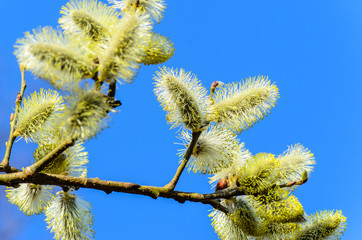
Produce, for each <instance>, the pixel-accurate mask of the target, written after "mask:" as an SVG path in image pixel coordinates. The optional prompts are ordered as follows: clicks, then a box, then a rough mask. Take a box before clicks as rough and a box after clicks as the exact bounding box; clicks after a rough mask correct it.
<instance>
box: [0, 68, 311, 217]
mask: <svg viewBox="0 0 362 240" xmlns="http://www.w3.org/2000/svg"><path fill="white" fill-rule="evenodd" d="M20 71H21V79H22V80H21V90H20V92H19V93H18V95H17V98H16V102H15V114H12V115H11V117H10V136H9V140H8V142H7V143H6V152H5V156H4V158H3V160H2V161H1V163H0V172H5V174H0V185H5V186H12V187H17V186H18V185H19V184H21V183H33V184H39V185H56V186H60V187H62V188H69V187H72V188H75V189H78V188H90V189H96V190H101V191H104V192H105V193H107V194H110V193H112V192H123V193H130V194H138V195H144V196H149V197H152V198H153V199H157V198H158V197H162V198H169V199H174V200H175V201H177V202H179V203H184V202H185V201H190V202H200V203H203V204H209V205H211V206H212V207H214V208H215V209H218V210H220V211H223V212H225V213H228V209H227V208H226V207H225V206H223V205H222V203H221V199H227V198H231V197H234V196H240V195H246V194H247V193H246V192H245V191H244V190H243V188H242V187H236V188H225V189H223V190H217V191H216V192H214V193H209V194H200V193H190V192H181V191H175V190H174V189H175V187H176V185H177V183H178V181H179V179H180V176H181V174H182V172H183V171H184V169H185V167H186V165H187V163H188V161H189V159H190V157H191V155H192V152H193V149H194V147H195V146H196V143H197V140H198V139H199V137H200V135H201V133H202V132H201V131H197V132H193V133H192V139H191V143H190V145H189V146H188V149H187V150H186V153H185V156H184V158H183V160H182V162H181V163H180V165H179V167H178V168H177V171H176V173H175V175H174V177H173V178H172V179H171V181H170V182H169V183H168V184H166V185H165V186H164V187H156V186H145V185H139V184H136V183H128V182H117V181H107V180H100V179H98V178H82V177H71V176H66V175H58V174H47V173H42V172H41V171H42V170H43V169H44V168H45V167H46V166H47V165H48V164H49V163H50V162H51V161H52V160H54V159H55V158H57V157H58V156H59V155H60V154H62V153H63V152H64V151H65V150H67V149H68V148H69V147H71V146H73V145H74V144H75V142H76V140H75V139H72V140H65V141H63V142H62V143H61V144H59V145H58V146H57V147H56V148H55V149H53V150H52V151H51V152H49V153H48V154H47V155H45V156H44V157H43V158H42V159H40V160H39V161H37V162H35V163H34V164H32V165H30V166H28V167H26V168H25V170H24V171H21V170H19V169H16V168H14V167H12V166H10V165H9V159H10V154H11V149H12V145H13V143H14V141H15V138H16V137H14V131H15V128H16V122H17V118H18V112H19V108H20V105H21V101H22V98H23V95H24V91H25V88H26V82H25V78H24V68H23V67H20ZM114 93H115V89H114V88H113V86H111V87H110V92H109V96H108V97H110V98H112V97H114ZM307 180H308V178H307V177H304V178H302V180H299V181H292V182H288V183H285V184H280V185H273V186H270V187H271V188H274V187H280V188H284V187H293V186H295V185H302V184H304V183H305V182H306V181H307Z"/></svg>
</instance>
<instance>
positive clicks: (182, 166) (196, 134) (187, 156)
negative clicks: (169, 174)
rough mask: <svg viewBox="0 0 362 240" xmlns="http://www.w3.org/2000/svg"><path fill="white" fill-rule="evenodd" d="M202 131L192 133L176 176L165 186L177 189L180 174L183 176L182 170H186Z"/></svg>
mask: <svg viewBox="0 0 362 240" xmlns="http://www.w3.org/2000/svg"><path fill="white" fill-rule="evenodd" d="M201 133H202V132H201V131H200V132H193V133H192V140H191V143H190V146H189V147H188V148H187V151H186V153H185V156H184V158H183V160H182V162H181V164H180V166H179V167H178V168H177V171H176V173H175V176H174V177H173V178H172V180H171V181H170V182H169V183H168V184H166V185H165V186H164V187H165V188H167V189H170V190H174V189H175V187H176V184H177V182H178V180H179V179H180V176H181V174H182V172H183V171H184V169H185V167H186V164H187V162H188V161H189V159H190V157H191V155H192V151H193V150H194V147H195V146H196V143H197V140H198V139H199V137H200V135H201Z"/></svg>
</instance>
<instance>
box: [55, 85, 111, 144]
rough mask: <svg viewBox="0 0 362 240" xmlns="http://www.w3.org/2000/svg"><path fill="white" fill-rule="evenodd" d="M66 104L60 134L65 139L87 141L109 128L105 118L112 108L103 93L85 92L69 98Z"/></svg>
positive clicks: (61, 119)
mask: <svg viewBox="0 0 362 240" xmlns="http://www.w3.org/2000/svg"><path fill="white" fill-rule="evenodd" d="M66 102H67V105H66V108H65V110H64V113H63V114H62V116H60V134H61V135H62V136H63V137H64V138H67V137H70V138H73V139H78V138H79V139H82V140H87V139H89V138H91V137H93V136H95V135H96V134H98V133H99V132H100V131H101V130H102V129H103V128H104V127H106V126H107V124H106V122H105V118H106V117H107V116H108V115H107V114H108V112H109V111H111V108H110V106H109V105H108V104H107V102H106V98H105V96H104V95H103V93H102V92H100V91H97V90H94V89H91V90H83V91H80V92H78V93H77V95H76V96H75V95H72V96H69V97H67V99H66Z"/></svg>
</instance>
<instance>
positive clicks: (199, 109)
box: [154, 67, 208, 131]
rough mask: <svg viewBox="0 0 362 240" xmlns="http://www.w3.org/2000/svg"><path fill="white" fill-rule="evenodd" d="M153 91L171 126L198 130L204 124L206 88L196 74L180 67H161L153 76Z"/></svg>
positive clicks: (206, 102) (206, 100)
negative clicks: (178, 68) (182, 126)
mask: <svg viewBox="0 0 362 240" xmlns="http://www.w3.org/2000/svg"><path fill="white" fill-rule="evenodd" d="M154 80H155V89H154V92H155V94H156V96H157V99H158V101H159V102H160V103H161V105H162V107H163V110H164V111H166V113H167V115H166V119H167V122H168V123H169V124H172V126H171V128H174V127H177V126H179V125H181V124H183V125H184V126H185V128H188V129H191V130H192V131H199V130H200V129H201V128H203V127H204V126H203V125H204V124H205V117H204V115H205V113H204V111H205V108H206V106H207V104H208V99H207V97H206V90H205V88H204V87H202V86H201V83H200V82H199V81H198V79H197V78H196V76H194V75H193V74H192V73H191V72H185V70H183V69H180V70H177V69H175V70H174V69H168V68H166V67H163V68H162V69H161V70H160V71H159V72H156V75H155V77H154Z"/></svg>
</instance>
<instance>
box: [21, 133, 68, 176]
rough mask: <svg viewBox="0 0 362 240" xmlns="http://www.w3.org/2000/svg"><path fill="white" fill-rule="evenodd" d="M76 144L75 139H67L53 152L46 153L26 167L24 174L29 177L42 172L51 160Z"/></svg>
mask: <svg viewBox="0 0 362 240" xmlns="http://www.w3.org/2000/svg"><path fill="white" fill-rule="evenodd" d="M74 144H75V140H65V141H63V142H62V143H61V144H59V145H58V146H57V147H56V148H54V149H53V150H52V151H51V152H49V153H48V154H47V155H45V156H44V157H43V158H42V159H40V160H39V161H37V162H35V163H34V164H33V165H31V166H29V167H26V168H25V170H24V174H25V175H24V176H25V177H28V176H30V175H34V174H36V173H38V172H41V171H42V170H43V169H44V168H45V167H46V166H47V165H48V164H49V163H50V162H51V161H53V160H54V159H55V158H57V157H58V156H59V155H60V154H62V153H63V152H64V151H65V150H67V149H68V148H69V147H71V146H73V145H74Z"/></svg>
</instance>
